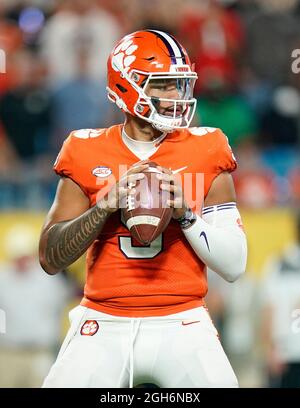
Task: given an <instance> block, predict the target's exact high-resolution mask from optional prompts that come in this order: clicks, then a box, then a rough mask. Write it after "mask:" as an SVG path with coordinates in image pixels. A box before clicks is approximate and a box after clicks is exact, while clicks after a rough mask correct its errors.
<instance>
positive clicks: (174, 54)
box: [147, 30, 183, 65]
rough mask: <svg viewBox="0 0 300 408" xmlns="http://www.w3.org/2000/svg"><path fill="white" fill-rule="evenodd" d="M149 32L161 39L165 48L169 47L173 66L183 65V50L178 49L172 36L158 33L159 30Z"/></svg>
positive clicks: (161, 32)
mask: <svg viewBox="0 0 300 408" xmlns="http://www.w3.org/2000/svg"><path fill="white" fill-rule="evenodd" d="M147 31H149V32H151V33H154V34H156V35H157V37H159V38H160V39H161V40H162V41H163V43H164V44H165V46H166V47H167V49H168V51H169V53H170V56H171V60H172V63H173V64H175V65H183V62H182V59H183V54H182V52H181V49H180V47H178V45H177V44H176V42H175V41H174V39H173V38H172V37H171V36H170V35H168V34H166V33H164V32H163V31H157V30H147Z"/></svg>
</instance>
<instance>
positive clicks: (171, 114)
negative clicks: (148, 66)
mask: <svg viewBox="0 0 300 408" xmlns="http://www.w3.org/2000/svg"><path fill="white" fill-rule="evenodd" d="M195 81H196V77H195V75H194V74H193V73H185V74H181V75H178V74H152V73H150V74H149V75H148V76H147V78H146V80H144V81H143V83H142V86H141V87H140V91H139V99H138V101H137V103H136V105H135V107H134V112H135V114H136V115H137V116H138V117H140V118H142V119H144V120H146V121H147V122H149V123H151V124H152V126H153V127H154V128H156V129H158V130H160V131H162V132H171V131H173V130H175V129H182V128H187V127H189V126H190V123H191V121H192V118H193V115H194V112H195V108H196V103H197V101H196V99H195V98H193V89H194V84H195ZM164 94H165V95H164ZM164 96H169V97H164ZM171 96H172V97H171Z"/></svg>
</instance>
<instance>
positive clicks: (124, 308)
mask: <svg viewBox="0 0 300 408" xmlns="http://www.w3.org/2000/svg"><path fill="white" fill-rule="evenodd" d="M121 131H122V125H116V126H112V127H111V128H109V129H95V130H89V129H83V130H79V131H74V132H72V133H71V134H70V136H69V137H68V138H67V139H66V141H65V142H64V144H63V147H62V149H61V152H60V154H59V155H58V158H57V160H56V162H55V164H54V170H55V172H56V173H57V174H59V175H61V176H65V177H69V178H71V179H72V180H73V181H74V182H75V183H77V184H78V185H79V186H80V187H81V188H82V190H83V191H84V193H85V194H86V195H87V197H88V198H89V200H90V206H94V205H95V204H96V200H97V197H99V195H98V194H100V195H101V192H102V193H103V192H104V191H106V190H105V189H107V185H108V183H110V179H114V180H118V179H119V178H120V175H119V169H120V167H119V166H120V165H121V166H123V167H124V168H125V166H127V169H128V167H131V166H132V165H133V164H134V163H136V162H138V161H140V160H139V158H138V157H136V156H135V155H134V154H133V153H132V152H131V151H130V150H129V149H128V147H127V146H126V145H125V144H124V142H123V140H122V136H121ZM149 159H150V160H151V161H154V162H156V163H157V164H159V165H161V166H163V167H167V168H171V169H172V170H176V169H181V168H182V171H181V174H182V175H183V176H184V184H183V189H184V193H185V198H186V199H187V201H188V203H189V204H190V205H191V207H192V208H193V209H194V210H197V209H198V210H199V208H196V207H197V205H196V204H195V202H194V201H199V197H200V196H201V200H202V202H203V198H204V197H205V196H206V195H207V193H208V191H209V189H210V186H211V184H212V182H213V180H214V178H215V177H216V176H217V175H218V174H220V173H221V172H223V171H229V172H230V171H233V170H234V169H235V168H236V161H235V159H234V157H233V154H232V151H231V149H230V147H229V145H228V141H227V138H226V136H225V135H224V134H223V133H222V132H221V131H220V130H219V129H214V128H191V129H184V130H180V131H175V132H173V133H171V134H169V135H167V137H166V138H165V139H164V140H163V142H162V143H161V145H160V147H159V149H158V150H157V151H156V152H155V153H154V154H153V155H152V156H151V157H150V158H149ZM124 171H126V168H125V170H124ZM124 171H123V172H124ZM199 175H200V176H199ZM185 178H186V180H189V181H188V182H187V183H186V182H185ZM199 185H200V187H199ZM197 188H198V190H199V188H200V191H202V194H200V196H199V194H198V193H197V192H196V190H197ZM188 190H189V191H188ZM195 192H196V193H195ZM195 194H196V195H198V196H199V197H198V198H197V199H196V200H195V199H194V196H195ZM193 199H194V201H193ZM202 202H201V203H200V205H201V204H202ZM198 204H199V203H198ZM86 272H87V277H86V284H85V288H84V297H83V299H82V302H81V304H82V305H84V306H87V307H89V308H93V309H96V310H98V311H101V312H104V313H109V314H112V315H117V316H129V317H147V316H163V315H168V314H172V313H177V312H180V311H184V310H187V309H191V308H194V307H198V306H201V305H203V303H204V301H203V298H204V297H205V295H206V293H207V276H206V267H205V265H204V264H203V262H202V261H201V260H200V259H199V258H198V257H197V255H196V254H195V253H194V251H193V249H192V248H191V247H190V245H189V243H188V241H187V240H186V239H185V237H184V234H183V233H182V231H181V229H180V227H179V225H178V223H177V222H176V221H174V220H172V221H171V222H170V224H169V226H168V227H167V229H166V230H165V231H164V233H163V234H162V235H161V236H160V237H158V238H157V239H156V240H155V241H153V242H152V244H151V245H150V246H149V247H141V246H139V245H138V244H137V243H136V242H133V240H132V238H131V236H130V233H129V231H128V229H127V228H126V227H125V226H124V224H123V223H122V221H121V217H120V211H117V212H116V213H114V214H112V215H111V216H110V218H109V219H108V220H107V222H106V224H105V225H104V228H103V230H102V231H101V233H100V234H99V236H98V238H97V239H96V240H95V241H94V243H93V244H92V245H91V246H90V248H89V249H88V251H87V270H86Z"/></svg>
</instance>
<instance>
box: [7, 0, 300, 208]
mask: <svg viewBox="0 0 300 408" xmlns="http://www.w3.org/2000/svg"><path fill="white" fill-rule="evenodd" d="M142 28H153V29H161V30H165V31H168V32H169V33H171V34H173V35H175V36H176V37H177V38H178V39H179V40H180V41H181V42H182V44H183V45H184V46H185V47H186V48H187V49H188V52H189V54H190V56H191V59H192V61H194V62H195V67H196V71H197V72H198V75H199V80H198V83H197V86H196V90H195V93H196V97H197V99H198V108H197V112H196V117H195V121H194V125H196V126H197V125H205V126H212V127H220V128H222V129H223V131H224V132H225V133H226V134H227V136H228V138H229V141H230V144H231V146H232V147H233V150H234V152H235V154H236V156H237V158H238V160H239V171H238V172H237V173H236V175H235V177H236V185H237V189H238V195H239V200H240V203H241V204H242V205H244V206H249V207H251V208H265V207H269V206H272V205H294V206H297V204H299V202H300V189H299V185H300V169H299V133H300V126H299V123H300V74H296V73H294V72H293V70H292V64H293V62H294V60H293V58H292V52H293V50H297V49H298V47H299V48H300V5H299V1H298V0H285V1H280V0H253V1H252V0H251V1H250V0H186V1H184V2H182V1H180V0H164V1H159V0H153V1H151V2H148V1H146V0H131V1H126V0H115V1H109V0H47V1H46V0H2V1H1V3H0V49H2V50H4V51H5V53H6V61H5V62H6V64H5V65H6V72H5V73H0V147H1V148H0V186H1V189H0V208H11V207H21V208H24V207H25V208H26V207H27V208H32V206H34V207H35V208H47V207H48V206H49V203H50V202H51V200H52V197H53V194H54V190H55V183H56V179H55V177H54V176H53V174H52V172H51V165H52V163H53V160H54V159H55V156H56V154H57V152H58V151H59V149H60V146H61V144H62V142H63V140H64V139H65V138H66V137H67V135H68V133H69V132H70V131H71V130H74V129H79V128H95V127H96V128H97V127H98V128H101V127H106V126H110V125H111V124H113V123H115V122H120V121H121V120H122V116H121V115H120V113H119V112H118V111H117V110H116V109H115V107H113V106H112V105H111V104H110V103H109V102H108V101H107V97H106V90H105V86H106V60H107V56H108V54H109V52H110V50H111V49H112V47H113V46H114V44H115V43H116V41H117V40H118V39H120V38H121V37H122V36H123V35H124V34H126V33H129V32H132V31H135V30H138V29H142ZM295 62H296V61H295ZM2 65H3V64H2Z"/></svg>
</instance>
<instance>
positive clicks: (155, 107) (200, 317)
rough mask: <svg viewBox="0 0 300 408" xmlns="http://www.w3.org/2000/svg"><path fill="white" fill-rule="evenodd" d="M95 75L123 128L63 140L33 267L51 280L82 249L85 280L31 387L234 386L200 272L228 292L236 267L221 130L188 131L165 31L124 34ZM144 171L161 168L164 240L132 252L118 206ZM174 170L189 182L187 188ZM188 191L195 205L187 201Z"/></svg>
mask: <svg viewBox="0 0 300 408" xmlns="http://www.w3.org/2000/svg"><path fill="white" fill-rule="evenodd" d="M107 69H108V86H107V91H108V97H109V99H110V100H111V101H112V102H114V103H116V105H117V106H118V107H119V108H120V109H122V111H123V112H124V113H125V122H124V123H123V124H118V125H114V126H112V127H110V128H108V129H81V130H76V131H73V132H72V133H71V134H70V135H69V137H68V138H67V139H66V141H65V142H64V144H63V147H62V149H61V152H60V153H59V155H58V158H57V160H56V162H55V164H54V170H55V172H56V173H57V174H59V175H60V176H61V179H60V181H59V184H58V188H57V193H56V197H55V200H54V203H53V205H52V207H51V209H50V211H49V214H48V216H47V219H46V222H45V225H44V227H43V230H42V234H41V239H40V262H41V265H42V267H43V268H44V270H45V271H46V272H47V273H48V274H50V275H53V274H56V273H58V272H59V271H61V270H63V269H64V268H67V267H68V266H69V265H70V264H72V263H73V262H74V261H76V260H77V259H78V258H79V257H80V256H81V255H82V254H83V253H84V252H85V251H86V250H87V259H86V284H85V288H84V297H83V299H82V301H81V303H80V305H79V306H77V307H76V308H75V309H73V310H72V311H71V312H70V321H71V327H70V329H69V332H68V334H67V336H66V338H65V341H64V343H63V345H62V347H61V350H60V352H59V355H58V357H57V360H56V362H55V363H54V365H53V366H52V368H51V370H50V373H49V375H48V376H47V378H46V379H45V381H44V385H43V386H44V387H132V386H134V385H136V384H138V383H154V384H156V385H157V386H159V387H237V386H238V382H237V379H236V376H235V374H234V372H233V370H232V368H231V365H230V363H229V361H228V359H227V357H226V355H225V353H224V350H223V348H222V346H221V343H220V341H219V338H218V333H217V330H216V329H215V327H214V325H213V323H212V321H211V319H210V317H209V314H208V311H207V309H206V307H205V302H204V298H205V295H206V293H207V272H206V271H207V267H208V268H210V269H212V270H213V271H214V272H216V273H218V274H219V275H221V276H222V277H223V278H224V279H225V280H227V281H229V282H233V281H235V280H236V279H237V278H238V277H239V276H240V275H241V274H242V273H243V272H244V270H245V266H246V256H247V255H246V254H247V245H246V239H245V234H244V231H243V228H242V223H241V218H240V214H239V211H238V209H237V207H236V196H235V189H234V184H233V181H232V177H231V175H230V172H232V171H233V170H235V168H236V161H235V158H234V156H233V154H232V151H231V149H230V147H229V145H228V140H227V138H226V136H225V135H224V134H223V133H222V131H221V130H220V129H214V128H205V127H200V128H190V124H191V120H192V118H193V114H194V111H195V106H196V100H195V98H194V97H193V87H194V83H195V81H196V79H197V74H196V73H195V72H194V70H193V66H192V65H191V62H190V60H189V57H188V55H187V53H186V51H185V49H184V48H183V47H182V45H181V44H179V42H178V41H177V40H176V39H175V38H174V37H172V36H171V35H169V34H167V33H165V32H162V31H155V30H145V31H137V32H135V33H132V34H130V35H127V36H126V37H124V38H123V39H122V40H121V41H120V42H119V43H118V44H117V45H116V47H115V48H114V49H113V51H112V53H111V55H110V56H109V59H108V65H107ZM150 161H153V162H156V163H157V164H159V166H160V169H161V174H160V175H158V177H160V178H161V180H162V184H161V188H162V189H165V190H167V191H170V192H172V193H174V199H170V200H169V205H170V206H171V207H174V211H173V219H172V221H171V222H170V224H169V225H168V227H167V229H166V230H165V232H164V233H163V234H161V235H160V236H159V237H158V238H156V239H155V240H154V241H153V242H152V243H151V245H149V246H146V247H142V246H140V245H138V244H137V243H136V242H135V241H134V240H133V239H132V237H131V236H130V233H129V231H128V229H127V228H126V226H125V225H124V224H123V223H122V220H121V217H120V209H119V207H120V204H119V203H120V201H122V198H124V197H125V196H126V195H128V194H131V193H132V191H133V190H132V189H131V188H130V186H132V185H133V184H134V183H135V182H136V180H140V179H142V178H143V177H144V174H143V172H144V170H145V169H147V168H148V167H149V162H150ZM120 166H121V167H122V168H123V169H124V168H126V166H127V171H125V170H124V171H123V172H120V171H119V170H120ZM178 172H181V175H182V177H184V176H185V175H191V177H190V178H189V180H190V182H189V184H188V185H181V184H180V183H179V182H178V180H177V179H176V177H175V173H178ZM199 174H200V175H202V177H197V176H198V175H199ZM199 188H200V189H202V190H203V194H202V195H203V200H204V202H202V200H201V199H200V198H199V199H198V200H196V201H195V202H194V201H193V200H192V198H193V197H194V195H193V194H194V193H195V191H196V190H197V189H199ZM170 197H171V196H170ZM120 199H121V200H120Z"/></svg>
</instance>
